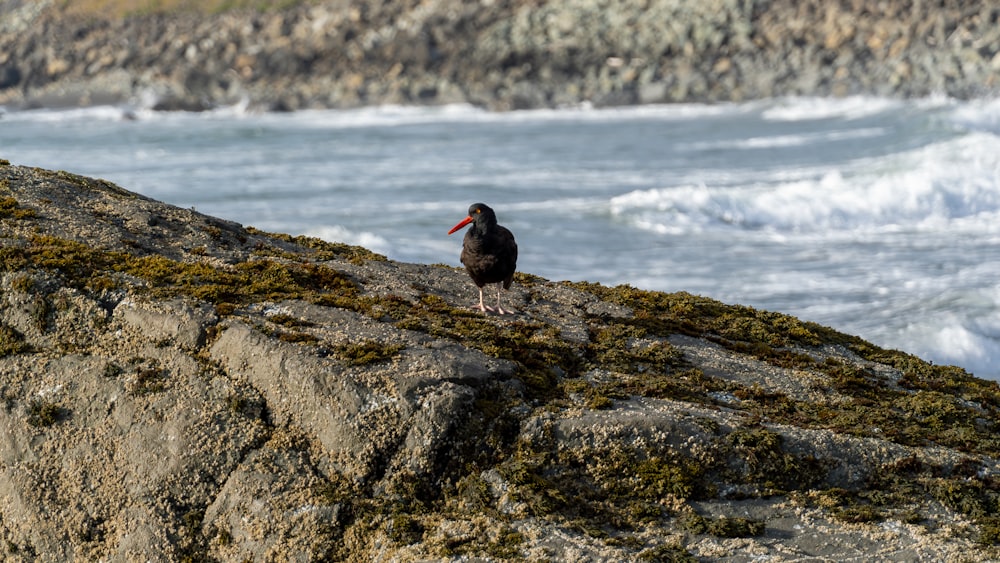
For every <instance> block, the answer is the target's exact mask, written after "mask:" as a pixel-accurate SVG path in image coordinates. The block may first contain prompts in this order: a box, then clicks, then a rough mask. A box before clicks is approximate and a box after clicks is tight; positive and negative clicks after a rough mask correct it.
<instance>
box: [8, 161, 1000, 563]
mask: <svg viewBox="0 0 1000 563" xmlns="http://www.w3.org/2000/svg"><path fill="white" fill-rule="evenodd" d="M0 288H2V292H0V299H2V307H0V397H2V399H3V401H2V403H0V428H2V432H0V491H2V493H3V494H2V495H0V537H2V540H3V543H2V549H3V550H4V559H5V560H9V561H65V560H105V561H132V560H157V561H182V560H219V561H246V560H253V561H290V560H294V561H310V560H348V561H374V560H383V561H418V560H468V558H478V559H477V560H487V561H496V560H506V559H511V560H537V559H550V560H565V561H570V560H572V561H608V560H616V561H629V560H636V561H661V560H672V561H673V560H693V559H694V558H711V559H714V560H729V561H749V560H761V559H768V558H799V559H801V558H821V559H827V560H852V559H853V560H857V559H862V558H870V559H874V560H924V559H926V560H940V561H945V560H962V559H968V558H972V559H976V560H987V559H990V558H995V557H997V551H996V548H995V547H994V545H995V544H996V542H998V541H1000V525H998V524H1000V522H998V520H997V518H996V516H995V514H996V510H997V506H998V505H1000V479H998V475H1000V467H998V459H1000V445H998V442H997V440H996V434H997V430H998V424H1000V388H998V386H997V384H996V383H995V382H987V381H983V380H979V379H976V378H974V377H972V376H970V375H968V374H967V373H965V372H964V371H962V370H960V369H958V368H953V367H947V366H932V365H929V364H927V363H926V362H923V361H921V360H919V359H917V358H915V357H913V356H909V355H907V354H905V353H901V352H894V351H887V350H882V349H879V348H877V347H875V346H873V345H871V344H869V343H867V342H864V341H862V340H860V339H858V338H854V337H851V336H848V335H844V334H840V333H837V332H835V331H832V330H830V329H827V328H824V327H821V326H818V325H814V324H810V323H803V322H801V321H799V320H797V319H795V318H793V317H788V316H785V315H781V314H778V313H769V312H765V311H758V310H755V309H751V308H748V307H740V306H731V305H725V304H722V303H719V302H717V301H713V300H711V299H707V298H703V297H698V296H694V295H689V294H685V293H675V294H665V293H657V292H647V291H642V290H638V289H635V288H631V287H628V286H620V287H615V288H608V287H603V286H600V285H596V284H586V283H576V284H570V283H565V282H564V283H554V282H550V281H547V280H544V279H541V278H538V277H535V276H532V275H530V274H526V273H521V274H518V276H517V278H516V280H515V284H514V287H513V288H512V291H511V292H510V293H511V298H510V303H511V305H513V306H514V307H516V308H517V309H518V311H519V313H518V314H517V315H514V316H511V317H507V316H504V317H498V316H494V315H483V314H481V313H478V312H473V311H471V310H470V309H468V307H467V306H468V305H469V304H471V303H472V301H473V300H474V297H475V288H474V286H472V284H471V282H470V281H469V280H468V278H467V276H466V274H465V273H464V272H462V271H459V270H456V269H453V268H449V267H446V266H427V265H419V264H405V263H398V262H393V261H389V260H386V259H385V258H384V257H381V256H379V255H376V254H373V253H371V252H369V251H367V250H365V249H363V248H358V247H351V246H347V245H342V244H337V243H330V242H324V241H320V240H317V239H310V238H305V237H295V238H293V237H289V236H286V235H280V234H268V233H263V232H260V231H257V230H255V229H252V228H249V227H243V226H241V225H237V224H235V223H231V222H228V221H225V220H222V219H217V218H213V217H208V216H205V215H201V214H199V213H197V212H195V211H193V210H186V209H178V208H175V207H172V206H169V205H166V204H163V203H159V202H156V201H153V200H150V199H147V198H144V197H142V196H139V195H136V194H134V193H131V192H128V191H126V190H124V189H121V188H119V187H117V186H114V185H112V184H109V183H107V182H104V181H101V180H95V179H91V178H84V177H81V176H77V175H74V174H71V173H66V172H54V171H47V170H40V169H33V168H25V167H19V166H12V165H10V164H9V163H7V162H6V161H0Z"/></svg>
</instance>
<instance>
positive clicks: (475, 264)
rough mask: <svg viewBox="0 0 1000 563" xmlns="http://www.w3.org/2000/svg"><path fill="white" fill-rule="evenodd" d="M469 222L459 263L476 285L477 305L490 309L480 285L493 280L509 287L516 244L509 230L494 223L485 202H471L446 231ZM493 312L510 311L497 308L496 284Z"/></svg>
mask: <svg viewBox="0 0 1000 563" xmlns="http://www.w3.org/2000/svg"><path fill="white" fill-rule="evenodd" d="M469 223H472V226H471V227H470V228H469V230H468V231H466V233H465V239H464V240H463V241H462V255H461V260H462V264H464V265H465V270H466V271H467V272H468V273H469V277H471V278H472V281H473V283H475V284H476V286H477V287H478V288H479V305H478V308H479V309H481V310H483V311H492V310H493V309H492V308H490V307H487V306H486V305H484V304H483V286H485V285H487V284H491V283H496V284H502V285H503V288H504V289H509V288H510V284H511V282H512V281H513V280H514V271H515V270H516V269H517V243H516V242H515V241H514V234H513V233H511V232H510V230H508V229H507V228H506V227H504V226H502V225H499V224H497V216H496V213H494V212H493V210H492V209H490V207H489V206H487V205H486V204H483V203H474V204H472V205H471V206H469V216H468V217H466V218H465V219H463V220H462V221H461V222H460V223H459V224H457V225H455V226H454V227H452V229H451V230H450V231H448V234H451V233H454V232H455V231H457V230H458V229H461V228H462V227H464V226H465V225H468V224H469ZM496 312H498V313H500V314H504V313H507V312H511V311H504V310H503V308H501V307H500V287H497V306H496Z"/></svg>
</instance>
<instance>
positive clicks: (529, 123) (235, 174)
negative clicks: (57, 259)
mask: <svg viewBox="0 0 1000 563" xmlns="http://www.w3.org/2000/svg"><path fill="white" fill-rule="evenodd" d="M0 158H6V159H8V160H10V161H12V162H13V163H15V164H24V165H32V166H41V167H46V168H54V169H63V170H70V171H73V172H77V173H80V174H85V175H92V176H97V177H102V178H105V179H108V180H111V181H113V182H115V183H117V184H119V185H121V186H122V187H124V188H126V189H129V190H132V191H136V192H139V193H142V194H144V195H147V196H150V197H153V198H156V199H159V200H162V201H165V202H168V203H171V204H174V205H178V206H181V207H193V208H196V209H197V210H199V211H201V212H204V213H208V214H211V215H215V216H218V217H223V218H226V219H230V220H233V221H237V222H240V223H243V224H244V225H252V226H254V227H257V228H260V229H264V230H268V231H276V232H286V233H291V234H307V235H312V236H318V237H321V238H324V239H327V240H331V241H342V242H347V243H351V244H360V245H363V246H366V247H368V248H370V249H372V250H375V251H377V252H380V253H383V254H385V255H387V256H389V257H390V258H393V259H396V260H403V261H409V262H423V263H446V264H450V265H454V266H458V265H460V264H459V260H458V255H459V252H460V247H461V235H460V234H456V235H453V236H450V237H449V236H447V235H446V233H447V231H448V229H449V228H450V227H451V226H452V225H454V224H455V223H457V222H458V221H459V220H461V219H462V218H464V217H465V212H466V209H467V208H468V206H469V204H470V203H473V202H479V201H481V202H485V203H487V204H488V205H491V206H492V207H493V208H494V209H495V210H496V212H497V215H498V217H499V219H500V222H501V224H504V225H506V226H507V227H509V228H510V229H511V230H512V231H513V232H514V234H515V235H516V237H517V240H518V245H519V248H520V259H519V264H518V265H519V269H520V270H521V271H524V272H529V273H532V274H536V275H539V276H543V277H545V278H549V279H552V280H588V281H598V282H602V283H605V284H621V283H627V284H631V285H633V286H637V287H641V288H645V289H653V290H663V291H680V290H683V291H688V292H691V293H696V294H701V295H705V296H708V297H712V298H715V299H719V300H722V301H725V302H728V303H740V304H745V305H750V306H754V307H757V308H761V309H767V310H774V311H780V312H784V313H789V314H792V315H796V316H798V317H801V318H803V319H806V320H810V321H815V322H818V323H821V324H824V325H827V326H831V327H834V328H836V329H838V330H841V331H844V332H848V333H852V334H856V335H859V336H862V337H864V338H866V339H868V340H871V341H872V342H874V343H876V344H878V345H880V346H883V347H888V348H897V349H902V350H905V351H907V352H911V353H914V354H917V355H919V356H921V357H923V358H926V359H928V360H931V361H933V362H935V363H939V364H954V365H959V366H962V367H964V368H965V369H967V370H968V371H970V372H972V373H974V374H975V375H977V376H980V377H985V378H991V379H1000V100H992V101H990V100H982V101H956V100H950V99H944V98H940V99H925V100H915V101H896V100H888V99H879V98H863V97H861V98H846V99H836V100H834V99H815V98H793V99H774V100H766V101H758V102H750V103H743V104H718V105H663V106H643V107H632V108H621V109H592V108H587V107H579V108H567V109H560V110H538V111H521V112H513V113H503V114H497V113H489V112H486V111H483V110H479V109H476V108H472V107H466V106H447V107H436V108H406V107H379V108H367V109H358V110H349V111H332V110H331V111H302V112H297V113H287V114H254V113H249V112H247V111H245V109H244V108H242V107H233V108H225V109H221V110H218V111H214V112H208V113H199V114H185V113H156V112H151V111H147V110H143V109H141V108H140V109H136V108H118V107H100V108H91V109H85V110H62V111H56V110H33V111H22V112H13V111H8V112H7V113H5V114H3V115H2V116H0ZM473 297H474V295H473V291H472V288H471V286H470V302H471V300H472V299H473Z"/></svg>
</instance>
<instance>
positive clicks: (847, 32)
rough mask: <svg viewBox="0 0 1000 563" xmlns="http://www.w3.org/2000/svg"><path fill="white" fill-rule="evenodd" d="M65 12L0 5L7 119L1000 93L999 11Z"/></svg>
mask: <svg viewBox="0 0 1000 563" xmlns="http://www.w3.org/2000/svg"><path fill="white" fill-rule="evenodd" d="M65 4H67V5H68V6H69V13H68V14H67V13H64V12H62V11H60V10H57V9H45V8H43V6H46V5H63V3H57V2H50V1H42V2H24V1H22V0H0V14H3V16H2V19H0V104H6V105H11V106H14V107H35V106H52V105H78V104H84V105H87V104H97V103H133V104H137V105H151V106H154V107H157V108H161V109H203V108H207V107H212V106H215V105H220V104H233V103H238V102H241V101H246V102H248V103H250V104H251V105H252V106H254V107H263V108H269V109H298V108H306V107H353V106H359V105H372V104H386V103H401V104H441V103H456V102H468V103H472V104H477V105H482V106H485V107H490V108H494V109H517V108H530V107H551V106H559V105H566V104H579V103H581V102H589V103H593V104H595V105H622V104H635V103H653V102H710V101H731V100H732V101H739V100H747V99H758V98H763V97H772V96H787V95H815V96H845V95H852V94H868V95H880V96H902V97H913V96H927V95H934V94H941V95H948V96H954V97H960V98H967V97H976V96H992V95H996V94H997V93H998V91H1000V82H998V80H1000V79H998V76H1000V25H997V23H998V19H1000V7H998V6H997V5H996V4H995V3H994V2H990V1H975V2H964V1H959V0H946V1H942V2H919V1H907V0H893V1H888V2H875V3H873V2H858V1H847V0H842V1H835V2H830V1H826V0H808V1H798V0H755V1H745V0H706V1H700V2H691V1H688V0H651V1H638V0H570V1H559V2H555V1H541V2H524V1H515V0H496V1H490V2H462V1H460V0H434V1H429V2H428V1H420V2H418V1H416V0H397V1H393V2H385V3H371V2H369V3H363V4H357V3H351V2H345V1H334V0H329V1H321V2H307V3H303V4H302V5H299V6H297V7H293V8H289V9H287V10H284V11H268V12H265V13H247V12H228V13H222V14H212V15H200V14H192V13H180V14H175V15H169V16H164V15H161V14H145V15H137V16H131V17H129V18H124V19H123V18H114V19H110V20H108V19H104V14H102V12H100V11H89V12H85V13H84V14H82V15H81V14H80V13H79V11H77V12H73V11H72V6H73V4H74V3H65ZM93 4H94V3H93V2H91V3H89V4H88V5H93Z"/></svg>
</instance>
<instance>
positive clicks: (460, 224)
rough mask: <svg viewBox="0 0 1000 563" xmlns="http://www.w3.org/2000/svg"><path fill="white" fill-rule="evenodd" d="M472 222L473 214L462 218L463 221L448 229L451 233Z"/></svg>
mask: <svg viewBox="0 0 1000 563" xmlns="http://www.w3.org/2000/svg"><path fill="white" fill-rule="evenodd" d="M471 222H472V215H469V216H468V217H466V218H465V219H462V222H461V223H459V224H457V225H455V226H454V227H452V228H451V230H450V231H448V234H449V235H450V234H451V233H454V232H455V231H457V230H459V229H461V228H462V227H464V226H466V225H468V224H469V223H471Z"/></svg>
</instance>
